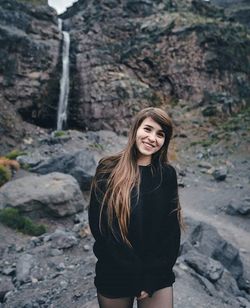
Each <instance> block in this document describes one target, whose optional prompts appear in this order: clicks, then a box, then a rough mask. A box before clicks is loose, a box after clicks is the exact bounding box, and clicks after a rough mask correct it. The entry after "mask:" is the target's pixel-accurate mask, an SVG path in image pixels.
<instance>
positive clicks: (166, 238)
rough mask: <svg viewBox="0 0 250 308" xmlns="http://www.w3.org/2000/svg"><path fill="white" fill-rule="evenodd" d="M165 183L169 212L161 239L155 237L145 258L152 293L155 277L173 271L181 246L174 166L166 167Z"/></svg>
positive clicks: (145, 270)
mask: <svg viewBox="0 0 250 308" xmlns="http://www.w3.org/2000/svg"><path fill="white" fill-rule="evenodd" d="M165 171H166V174H164V176H163V177H164V179H163V185H165V184H166V189H164V191H166V196H165V197H164V198H165V200H166V206H167V207H168V211H167V214H166V212H165V213H164V215H166V216H165V219H164V220H163V224H162V226H161V236H160V239H155V242H156V243H157V244H156V245H155V249H154V250H152V253H151V254H150V255H149V256H148V257H147V258H145V260H144V273H145V291H147V292H148V293H149V294H152V291H153V290H152V288H151V285H153V284H152V283H153V280H154V277H155V276H157V275H159V274H164V271H166V272H168V273H171V272H172V268H173V266H174V264H175V262H176V259H177V257H178V253H179V248H180V234H181V232H180V224H179V220H178V209H179V198H178V184H177V175H176V171H175V169H174V168H173V167H172V166H170V165H169V166H167V167H166V170H165Z"/></svg>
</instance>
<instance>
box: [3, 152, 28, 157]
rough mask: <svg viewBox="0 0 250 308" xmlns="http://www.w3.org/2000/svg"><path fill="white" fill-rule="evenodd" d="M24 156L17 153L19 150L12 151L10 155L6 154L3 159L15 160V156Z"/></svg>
mask: <svg viewBox="0 0 250 308" xmlns="http://www.w3.org/2000/svg"><path fill="white" fill-rule="evenodd" d="M26 154H27V153H25V152H22V151H19V150H13V151H11V152H10V153H8V154H7V155H5V156H4V157H5V158H8V159H16V158H17V156H20V155H26Z"/></svg>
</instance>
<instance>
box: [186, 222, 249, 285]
mask: <svg viewBox="0 0 250 308" xmlns="http://www.w3.org/2000/svg"><path fill="white" fill-rule="evenodd" d="M186 223H187V225H188V226H189V228H188V232H187V233H186V235H185V236H184V237H183V245H184V246H183V247H185V252H187V250H188V249H189V248H190V244H191V245H192V246H194V247H195V248H196V249H197V251H199V252H200V253H202V254H204V255H206V256H207V257H210V258H213V259H215V260H217V261H220V262H221V264H222V265H223V266H224V267H225V268H226V269H227V270H229V271H230V272H231V274H232V275H233V277H234V278H235V279H236V280H238V279H239V278H240V277H242V275H243V264H242V261H241V258H240V255H239V250H238V249H236V248H235V247H234V246H233V245H232V244H231V243H229V242H227V241H226V240H224V239H223V238H222V237H221V236H220V235H219V233H218V232H217V230H216V228H215V227H213V226H211V225H208V224H206V223H204V222H199V221H195V220H193V219H191V218H187V219H186ZM185 242H189V243H190V244H185Z"/></svg>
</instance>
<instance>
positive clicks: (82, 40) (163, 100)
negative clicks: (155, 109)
mask: <svg viewBox="0 0 250 308" xmlns="http://www.w3.org/2000/svg"><path fill="white" fill-rule="evenodd" d="M63 18H64V19H65V27H67V28H68V29H70V35H71V42H72V49H71V59H72V63H71V94H70V103H69V106H70V107H69V113H70V114H69V125H70V126H73V127H78V128H81V129H91V130H99V129H103V128H104V129H115V130H116V131H117V132H120V133H126V131H127V129H128V124H129V123H130V118H131V116H132V115H133V114H134V113H135V112H136V111H137V110H138V109H140V108H142V107H145V106H148V105H151V106H166V104H167V103H169V102H171V101H173V100H175V101H176V99H177V100H178V99H184V100H187V101H189V102H190V105H191V106H196V105H197V104H200V106H207V105H211V106H212V107H214V108H215V109H216V110H217V109H218V111H219V112H226V113H229V114H230V113H231V112H234V111H235V110H238V109H240V108H241V107H242V105H244V104H246V100H247V99H248V98H249V95H250V80H249V76H250V74H249V73H250V61H249V56H248V55H249V52H250V40H249V36H248V30H246V29H245V28H244V27H242V26H241V25H239V24H238V23H234V22H231V21H229V20H228V17H227V16H226V15H225V14H224V11H223V9H222V8H217V7H216V6H213V4H211V3H205V4H204V1H192V2H191V1H189V2H185V1H176V2H174V1H138V2H136V3H135V2H134V1H129V0H126V1H122V2H121V1H118V0H113V1H100V2H93V1H82V0H80V1H78V2H77V3H76V4H74V6H73V7H72V8H71V9H69V10H68V11H67V12H66V13H65V14H64V15H63Z"/></svg>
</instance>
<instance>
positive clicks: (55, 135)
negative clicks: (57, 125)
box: [54, 130, 66, 138]
mask: <svg viewBox="0 0 250 308" xmlns="http://www.w3.org/2000/svg"><path fill="white" fill-rule="evenodd" d="M63 136H66V133H65V131H63V130H57V131H55V132H54V137H58V138H59V137H63Z"/></svg>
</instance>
